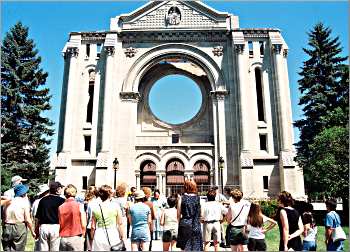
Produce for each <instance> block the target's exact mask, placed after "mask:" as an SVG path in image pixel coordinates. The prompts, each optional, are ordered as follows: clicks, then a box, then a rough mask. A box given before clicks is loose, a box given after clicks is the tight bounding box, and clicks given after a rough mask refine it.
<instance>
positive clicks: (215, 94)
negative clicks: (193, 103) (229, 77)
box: [210, 90, 230, 100]
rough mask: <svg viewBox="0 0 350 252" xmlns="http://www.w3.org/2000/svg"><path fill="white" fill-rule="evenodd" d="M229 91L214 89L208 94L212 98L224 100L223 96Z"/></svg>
mask: <svg viewBox="0 0 350 252" xmlns="http://www.w3.org/2000/svg"><path fill="white" fill-rule="evenodd" d="M229 93H230V92H229V91H227V90H216V91H211V92H210V96H211V97H212V99H216V100H225V96H227V95H229Z"/></svg>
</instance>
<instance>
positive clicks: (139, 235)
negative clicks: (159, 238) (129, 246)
mask: <svg viewBox="0 0 350 252" xmlns="http://www.w3.org/2000/svg"><path fill="white" fill-rule="evenodd" d="M130 240H131V242H149V241H150V240H151V238H150V233H149V231H148V229H146V228H141V229H132V232H131V237H130Z"/></svg>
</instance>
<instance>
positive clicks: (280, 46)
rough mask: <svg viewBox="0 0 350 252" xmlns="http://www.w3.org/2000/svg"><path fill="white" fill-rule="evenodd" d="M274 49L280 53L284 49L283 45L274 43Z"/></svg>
mask: <svg viewBox="0 0 350 252" xmlns="http://www.w3.org/2000/svg"><path fill="white" fill-rule="evenodd" d="M272 51H273V52H274V53H278V54H280V53H281V51H282V45H281V44H273V45H272Z"/></svg>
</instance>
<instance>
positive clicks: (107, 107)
mask: <svg viewBox="0 0 350 252" xmlns="http://www.w3.org/2000/svg"><path fill="white" fill-rule="evenodd" d="M105 51H106V68H105V71H106V72H105V89H104V103H103V130H102V147H101V152H109V151H110V148H111V121H112V120H111V118H112V95H113V94H112V93H113V86H112V82H113V80H112V71H113V56H114V52H115V49H114V47H113V46H108V47H105Z"/></svg>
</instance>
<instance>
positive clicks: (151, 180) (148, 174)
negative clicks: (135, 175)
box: [140, 160, 157, 189]
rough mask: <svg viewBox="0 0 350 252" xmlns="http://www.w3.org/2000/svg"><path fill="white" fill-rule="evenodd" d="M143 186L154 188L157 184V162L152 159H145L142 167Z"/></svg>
mask: <svg viewBox="0 0 350 252" xmlns="http://www.w3.org/2000/svg"><path fill="white" fill-rule="evenodd" d="M140 171H141V173H140V177H141V187H143V186H147V187H151V188H152V189H154V188H155V187H156V186H157V177H156V164H155V163H153V162H152V161H150V160H147V161H144V162H143V163H142V164H141V167H140Z"/></svg>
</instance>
